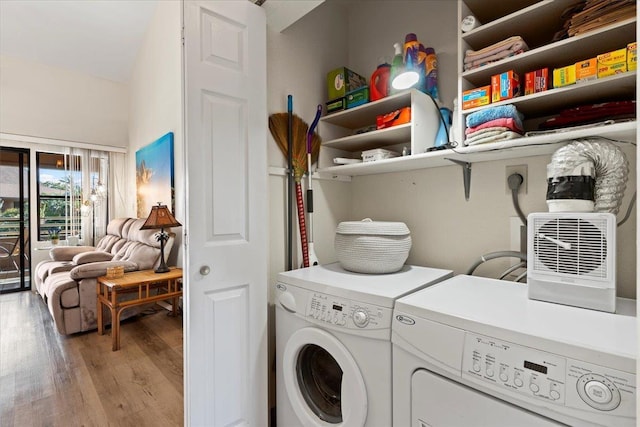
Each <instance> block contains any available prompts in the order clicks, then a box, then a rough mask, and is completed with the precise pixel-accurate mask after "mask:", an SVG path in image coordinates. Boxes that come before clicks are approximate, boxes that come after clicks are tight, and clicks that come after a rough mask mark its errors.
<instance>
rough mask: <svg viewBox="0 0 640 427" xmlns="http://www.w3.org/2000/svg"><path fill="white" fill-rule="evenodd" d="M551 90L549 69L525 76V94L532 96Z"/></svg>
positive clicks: (542, 69)
mask: <svg viewBox="0 0 640 427" xmlns="http://www.w3.org/2000/svg"><path fill="white" fill-rule="evenodd" d="M547 89H549V69H548V68H541V69H539V70H535V71H531V72H528V73H526V74H525V75H524V94H525V95H531V94H534V93H538V92H543V91H545V90H547Z"/></svg>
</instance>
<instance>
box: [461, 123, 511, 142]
mask: <svg viewBox="0 0 640 427" xmlns="http://www.w3.org/2000/svg"><path fill="white" fill-rule="evenodd" d="M508 130H509V129H507V128H503V127H500V126H498V127H493V128H487V129H482V130H479V131H477V132H474V133H473V134H471V135H469V136H467V138H466V139H465V140H464V144H465V145H469V144H472V143H473V142H474V141H478V140H480V139H483V138H486V137H489V136H495V135H500V134H501V133H503V132H506V131H508Z"/></svg>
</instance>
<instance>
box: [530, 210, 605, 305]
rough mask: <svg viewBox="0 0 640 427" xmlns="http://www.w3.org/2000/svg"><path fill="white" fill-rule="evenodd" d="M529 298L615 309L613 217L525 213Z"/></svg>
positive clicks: (596, 214) (595, 214)
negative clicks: (526, 215) (526, 221)
mask: <svg viewBox="0 0 640 427" xmlns="http://www.w3.org/2000/svg"><path fill="white" fill-rule="evenodd" d="M527 231H528V233H527V236H528V239H527V284H528V287H529V298H530V299H534V300H540V301H548V302H554V303H559V304H566V305H572V306H576V307H583V308H589V309H593V310H600V311H608V312H611V313H614V312H615V311H616V217H615V216H614V215H613V214H610V213H575V212H565V213H559V212H558V213H532V214H530V215H529V217H528V230H527Z"/></svg>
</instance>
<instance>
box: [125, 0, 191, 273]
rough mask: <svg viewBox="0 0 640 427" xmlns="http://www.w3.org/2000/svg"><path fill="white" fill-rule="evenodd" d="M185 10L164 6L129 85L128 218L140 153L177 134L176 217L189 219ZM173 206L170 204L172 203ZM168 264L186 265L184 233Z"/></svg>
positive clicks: (133, 202) (133, 201)
mask: <svg viewBox="0 0 640 427" xmlns="http://www.w3.org/2000/svg"><path fill="white" fill-rule="evenodd" d="M181 28H182V21H181V7H180V2H179V1H161V2H158V6H157V9H156V12H155V15H154V17H153V19H152V22H151V24H150V26H149V28H148V30H147V33H146V35H145V39H144V41H143V43H142V46H141V48H140V51H139V53H138V56H137V58H136V63H135V66H134V69H133V74H132V77H131V81H130V84H129V86H130V103H129V111H130V115H129V123H130V126H129V129H128V133H129V151H128V156H127V162H126V163H127V167H126V171H127V188H128V191H127V196H128V197H127V202H126V203H127V214H128V215H129V216H134V217H135V216H136V180H135V169H136V158H135V154H136V151H137V150H138V149H140V148H141V147H144V146H145V145H147V144H150V143H152V142H153V141H155V140H156V139H158V138H160V137H161V136H162V135H164V134H166V133H167V132H173V133H174V176H175V181H174V188H175V189H176V191H175V194H176V200H175V202H176V205H175V207H176V210H175V216H176V219H177V220H178V221H181V222H182V221H183V220H184V217H185V200H184V188H185V182H184V175H185V171H184V164H183V163H184V151H183V138H184V130H183V123H182V107H181V106H182V50H181ZM167 203H168V202H167ZM173 231H174V232H175V233H176V234H177V238H176V243H175V245H174V247H175V248H176V249H174V250H173V251H172V256H171V258H170V259H169V264H170V265H181V264H182V262H181V257H182V247H181V241H182V239H181V233H182V230H181V229H174V230H173Z"/></svg>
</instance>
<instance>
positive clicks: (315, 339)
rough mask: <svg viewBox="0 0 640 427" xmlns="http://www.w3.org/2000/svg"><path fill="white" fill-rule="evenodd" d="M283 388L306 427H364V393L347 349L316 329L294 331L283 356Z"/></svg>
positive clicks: (362, 385)
mask: <svg viewBox="0 0 640 427" xmlns="http://www.w3.org/2000/svg"><path fill="white" fill-rule="evenodd" d="M282 365H283V366H282V369H283V378H284V385H285V389H286V391H287V396H288V397H289V401H290V402H291V406H292V407H293V410H294V411H295V413H296V415H297V416H298V418H299V419H300V422H301V424H302V425H305V426H353V427H358V426H364V423H365V420H366V418H367V392H366V388H365V385H364V379H363V378H362V374H361V373H360V369H359V368H358V365H357V364H356V362H355V360H354V359H353V357H352V356H351V354H350V353H349V351H348V350H347V348H346V347H345V346H344V345H343V344H342V343H341V342H340V341H339V340H338V339H336V338H335V337H334V336H333V335H331V334H330V333H328V332H326V331H323V330H321V329H317V328H312V327H309V328H304V329H300V330H298V331H296V332H295V333H294V334H293V335H291V338H289V341H287V344H286V346H285V348H284V351H283V355H282Z"/></svg>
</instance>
